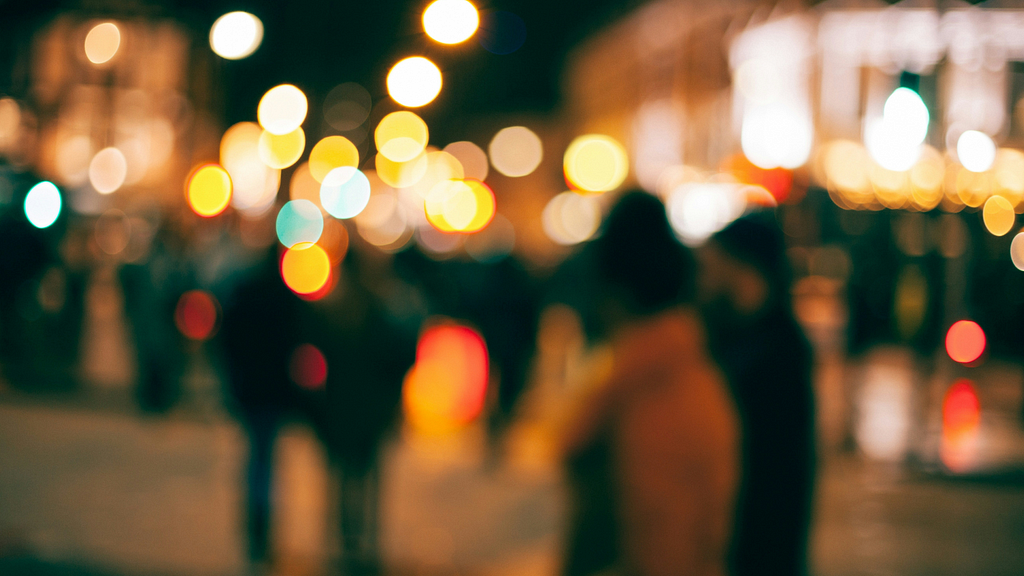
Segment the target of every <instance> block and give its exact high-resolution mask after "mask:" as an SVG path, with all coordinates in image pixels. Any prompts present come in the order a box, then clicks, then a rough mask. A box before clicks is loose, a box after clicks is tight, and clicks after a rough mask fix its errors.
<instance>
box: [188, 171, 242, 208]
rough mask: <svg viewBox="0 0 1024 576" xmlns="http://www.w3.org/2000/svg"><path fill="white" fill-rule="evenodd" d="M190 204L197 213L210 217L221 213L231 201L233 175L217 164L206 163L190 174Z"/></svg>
mask: <svg viewBox="0 0 1024 576" xmlns="http://www.w3.org/2000/svg"><path fill="white" fill-rule="evenodd" d="M186 197H187V199H188V205H189V207H191V208H192V211H193V212H195V213H196V214H198V215H200V216H203V217H204V218H210V217H213V216H216V215H217V214H220V213H221V212H223V211H224V209H225V208H227V207H228V203H229V202H230V201H231V176H229V175H228V173H227V171H226V170H224V168H222V167H221V166H219V165H217V164H205V165H203V166H199V167H198V168H196V169H195V170H194V171H193V172H192V175H191V176H189V179H188V185H187V186H186Z"/></svg>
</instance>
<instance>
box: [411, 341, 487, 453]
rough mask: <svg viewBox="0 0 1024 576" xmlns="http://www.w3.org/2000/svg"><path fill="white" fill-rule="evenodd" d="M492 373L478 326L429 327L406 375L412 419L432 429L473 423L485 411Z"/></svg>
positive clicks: (424, 429) (421, 428)
mask: <svg viewBox="0 0 1024 576" xmlns="http://www.w3.org/2000/svg"><path fill="white" fill-rule="evenodd" d="M488 372H489V367H488V356H487V345H486V343H485V342H484V339H483V337H482V336H481V335H480V334H479V333H478V332H477V331H475V330H473V329H472V328H469V327H466V326H460V325H457V324H443V325H437V326H434V327H432V328H428V329H427V330H426V331H425V332H424V333H423V334H422V335H421V336H420V341H419V344H418V345H417V348H416V364H415V365H414V366H413V367H412V369H411V370H409V373H408V374H407V375H406V378H405V384H404V387H403V401H404V406H405V415H406V418H407V420H408V421H409V423H410V424H411V425H412V426H413V427H414V428H416V429H417V430H419V431H421V432H427V433H443V432H448V431H452V430H456V429H458V428H460V427H463V426H465V425H466V424H469V423H470V422H472V421H473V420H474V419H475V418H477V417H478V416H479V415H480V413H481V412H482V411H483V408H484V399H485V397H486V394H487V379H488Z"/></svg>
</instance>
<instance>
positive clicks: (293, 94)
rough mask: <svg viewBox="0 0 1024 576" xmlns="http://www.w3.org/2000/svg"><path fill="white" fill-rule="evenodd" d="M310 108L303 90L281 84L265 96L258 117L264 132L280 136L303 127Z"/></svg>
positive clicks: (261, 100) (257, 111)
mask: <svg viewBox="0 0 1024 576" xmlns="http://www.w3.org/2000/svg"><path fill="white" fill-rule="evenodd" d="M308 107H309V103H308V102H307V101H306V95H305V94H303V93H302V90H299V89H298V88H297V87H295V86H293V85H291V84H281V85H280V86H275V87H273V88H271V89H270V90H267V93H266V94H264V95H263V98H261V99H260V104H259V108H257V110H256V116H257V118H258V119H259V122H260V126H262V127H263V129H264V130H266V131H267V132H270V133H271V134H276V135H279V136H280V135H283V134H288V133H289V132H294V131H295V130H296V129H298V128H299V126H301V125H302V122H303V121H304V120H305V119H306V112H307V110H308Z"/></svg>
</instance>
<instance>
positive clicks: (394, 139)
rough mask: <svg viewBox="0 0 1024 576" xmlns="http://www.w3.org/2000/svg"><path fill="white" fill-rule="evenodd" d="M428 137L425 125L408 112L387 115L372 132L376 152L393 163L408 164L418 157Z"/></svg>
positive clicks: (421, 120)
mask: <svg viewBox="0 0 1024 576" xmlns="http://www.w3.org/2000/svg"><path fill="white" fill-rule="evenodd" d="M429 137H430V136H429V131H428V130H427V123H426V122H424V121H423V119H422V118H420V117H419V116H417V115H416V114H415V113H414V112H409V111H408V110H401V111H399V112H392V113H391V114H388V115H387V116H385V117H384V118H383V119H382V120H381V121H380V124H378V125H377V129H376V130H374V132H373V139H374V142H376V144H377V151H378V152H380V153H381V154H382V155H383V156H384V157H385V158H387V159H388V160H391V161H393V162H408V161H409V160H412V159H413V158H415V157H417V156H419V155H420V154H421V153H422V152H423V150H424V149H425V148H426V147H427V141H428V139H429Z"/></svg>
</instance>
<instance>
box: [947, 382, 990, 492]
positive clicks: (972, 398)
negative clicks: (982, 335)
mask: <svg viewBox="0 0 1024 576" xmlns="http://www.w3.org/2000/svg"><path fill="white" fill-rule="evenodd" d="M980 427H981V402H980V401H979V400H978V392H977V390H975V388H974V383H973V382H971V381H970V380H968V379H966V378H961V379H960V380H957V381H956V382H954V383H953V385H952V386H950V387H949V390H947V391H946V397H945V398H944V399H943V402H942V440H941V444H940V447H939V456H940V458H941V459H942V463H943V464H945V465H946V467H947V468H949V469H950V470H952V471H954V472H965V471H967V470H969V469H970V468H971V466H972V465H973V464H974V462H975V458H976V456H977V450H978V433H979V431H980Z"/></svg>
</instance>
